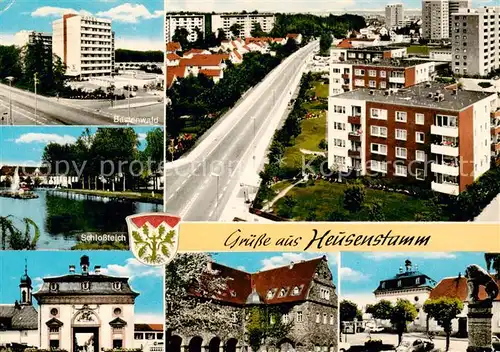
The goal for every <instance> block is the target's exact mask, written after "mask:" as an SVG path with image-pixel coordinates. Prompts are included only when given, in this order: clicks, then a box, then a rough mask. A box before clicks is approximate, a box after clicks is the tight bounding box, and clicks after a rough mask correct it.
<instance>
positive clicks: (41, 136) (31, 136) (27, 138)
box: [15, 133, 76, 144]
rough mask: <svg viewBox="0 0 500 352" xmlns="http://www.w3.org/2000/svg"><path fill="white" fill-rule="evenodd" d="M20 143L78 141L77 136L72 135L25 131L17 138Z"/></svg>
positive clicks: (65, 142) (68, 142)
mask: <svg viewBox="0 0 500 352" xmlns="http://www.w3.org/2000/svg"><path fill="white" fill-rule="evenodd" d="M15 142H16V143H17V144H20V143H45V144H48V143H57V144H72V143H75V142H76V138H75V137H73V136H70V135H59V134H55V133H25V134H22V135H21V136H20V137H19V138H17V139H16V140H15Z"/></svg>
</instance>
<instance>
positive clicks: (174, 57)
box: [167, 53, 181, 61]
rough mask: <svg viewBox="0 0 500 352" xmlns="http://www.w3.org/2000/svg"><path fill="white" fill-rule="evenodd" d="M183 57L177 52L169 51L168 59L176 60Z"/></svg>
mask: <svg viewBox="0 0 500 352" xmlns="http://www.w3.org/2000/svg"><path fill="white" fill-rule="evenodd" d="M180 59H181V57H180V56H179V55H177V54H175V53H167V60H169V61H175V60H180Z"/></svg>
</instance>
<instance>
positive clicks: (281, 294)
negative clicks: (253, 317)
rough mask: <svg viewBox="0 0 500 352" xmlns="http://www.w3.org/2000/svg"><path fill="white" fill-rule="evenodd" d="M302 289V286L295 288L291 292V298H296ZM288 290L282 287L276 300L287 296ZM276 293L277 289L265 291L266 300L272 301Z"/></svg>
mask: <svg viewBox="0 0 500 352" xmlns="http://www.w3.org/2000/svg"><path fill="white" fill-rule="evenodd" d="M303 288H304V285H301V286H295V287H294V288H293V290H292V291H291V293H290V295H291V296H298V295H299V294H300V292H302V289H303ZM289 290H290V288H289V287H282V288H281V289H280V291H279V294H278V298H282V297H285V296H287V295H288V292H289ZM277 291H278V289H277V288H273V289H270V290H269V291H267V295H266V299H272V298H273V297H274V296H275V294H276V292H277Z"/></svg>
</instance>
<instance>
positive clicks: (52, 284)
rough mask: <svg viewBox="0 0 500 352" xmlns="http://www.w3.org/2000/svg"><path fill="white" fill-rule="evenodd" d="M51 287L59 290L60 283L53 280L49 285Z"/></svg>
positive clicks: (52, 289)
mask: <svg viewBox="0 0 500 352" xmlns="http://www.w3.org/2000/svg"><path fill="white" fill-rule="evenodd" d="M49 289H50V290H51V291H57V290H59V285H58V284H57V283H55V282H51V283H50V285H49Z"/></svg>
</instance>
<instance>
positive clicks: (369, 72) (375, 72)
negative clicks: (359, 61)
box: [368, 70, 377, 77]
mask: <svg viewBox="0 0 500 352" xmlns="http://www.w3.org/2000/svg"><path fill="white" fill-rule="evenodd" d="M368 76H370V77H377V71H375V70H369V71H368Z"/></svg>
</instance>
